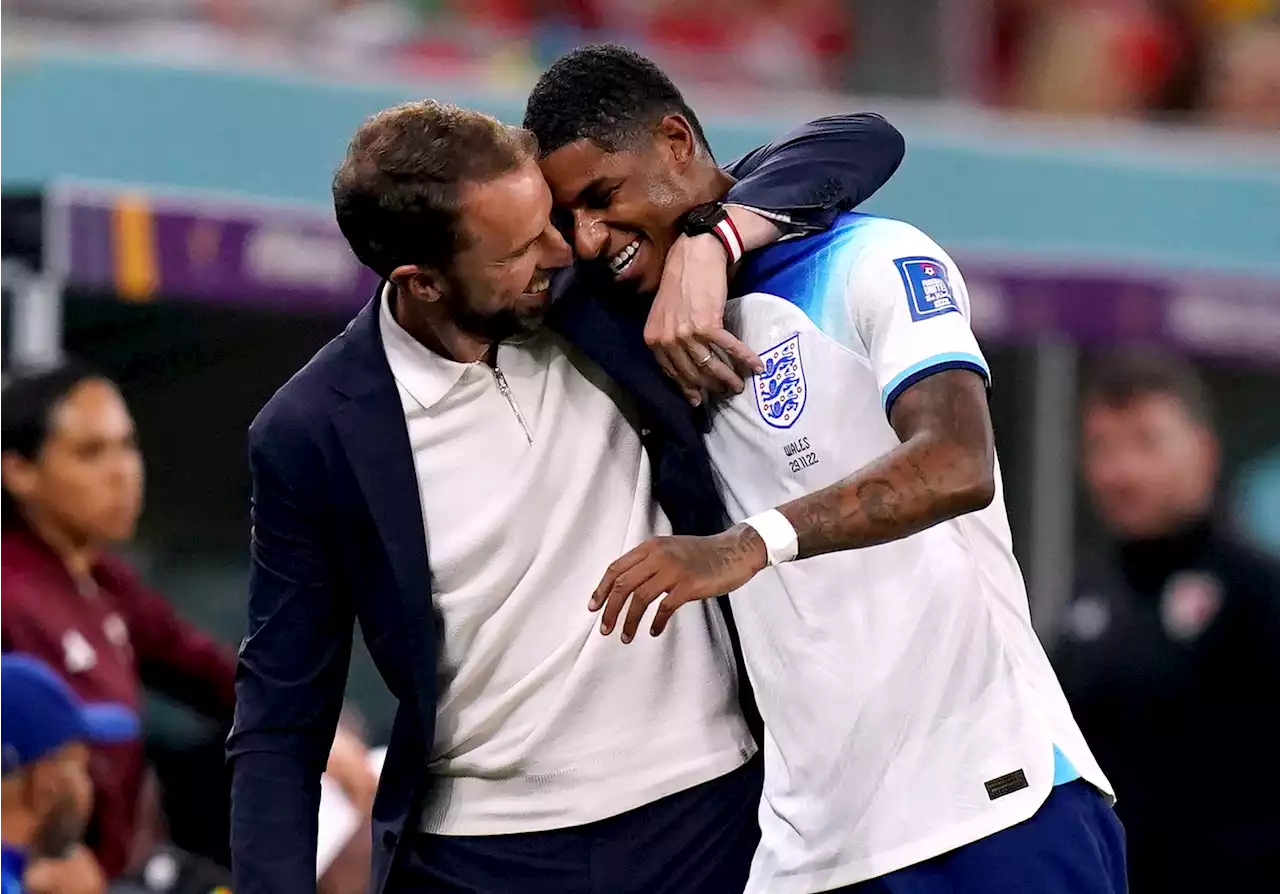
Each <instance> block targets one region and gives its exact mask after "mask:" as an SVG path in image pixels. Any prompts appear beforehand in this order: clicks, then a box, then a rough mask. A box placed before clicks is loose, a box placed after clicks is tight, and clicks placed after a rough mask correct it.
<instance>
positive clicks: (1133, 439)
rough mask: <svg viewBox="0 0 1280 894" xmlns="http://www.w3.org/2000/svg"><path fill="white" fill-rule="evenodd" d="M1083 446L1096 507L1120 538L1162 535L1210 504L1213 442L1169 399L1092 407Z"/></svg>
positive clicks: (1214, 460) (1214, 465) (1214, 456)
mask: <svg viewBox="0 0 1280 894" xmlns="http://www.w3.org/2000/svg"><path fill="white" fill-rule="evenodd" d="M1083 450H1084V471H1085V478H1086V480H1087V481H1088V484H1089V489H1090V491H1091V492H1092V494H1093V501H1094V505H1095V506H1096V508H1097V510H1098V513H1099V515H1101V517H1102V520H1103V521H1104V522H1105V523H1106V524H1107V526H1108V527H1110V528H1111V529H1112V531H1113V532H1114V533H1116V534H1118V535H1120V536H1121V537H1126V538H1135V539H1142V538H1150V537H1159V536H1162V535H1165V534H1167V533H1170V532H1171V531H1172V530H1173V529H1175V528H1176V527H1177V526H1178V525H1180V524H1182V523H1184V522H1186V521H1188V520H1189V519H1191V518H1193V517H1195V516H1196V515H1198V514H1200V513H1201V512H1203V511H1205V510H1206V509H1207V508H1208V504H1209V501H1210V499H1211V494H1212V490H1213V486H1214V481H1215V477H1216V472H1217V452H1216V448H1215V445H1214V440H1213V437H1212V435H1211V434H1210V433H1209V432H1208V431H1207V430H1206V429H1205V428H1204V427H1203V426H1202V425H1200V424H1199V423H1197V422H1196V421H1195V420H1194V419H1193V418H1192V417H1191V416H1190V415H1189V414H1188V413H1187V412H1186V410H1185V409H1183V407H1182V405H1181V404H1180V403H1179V402H1178V401H1176V400H1174V399H1173V398H1171V397H1167V396H1165V395H1150V396H1146V397H1139V398H1136V399H1135V400H1133V401H1130V402H1129V403H1128V404H1126V405H1124V406H1120V407H1112V406H1106V405H1102V404H1095V405H1093V406H1089V407H1087V408H1086V409H1085V414H1084V443H1083Z"/></svg>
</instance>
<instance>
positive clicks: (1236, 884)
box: [1055, 351, 1280, 894]
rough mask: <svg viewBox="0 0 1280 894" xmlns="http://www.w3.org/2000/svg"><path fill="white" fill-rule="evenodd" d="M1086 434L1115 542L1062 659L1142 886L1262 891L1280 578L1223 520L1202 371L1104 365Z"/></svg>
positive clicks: (1271, 783) (1089, 470)
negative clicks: (1218, 505)
mask: <svg viewBox="0 0 1280 894" xmlns="http://www.w3.org/2000/svg"><path fill="white" fill-rule="evenodd" d="M1082 429H1083V430H1082V447H1083V450H1082V458H1083V466H1084V475H1085V479H1086V483H1087V485H1088V487H1089V490H1090V492H1091V495H1092V497H1093V503H1094V506H1095V508H1096V510H1097V514H1098V516H1099V518H1100V519H1101V521H1102V522H1103V524H1104V525H1105V527H1106V529H1107V531H1108V532H1109V533H1110V535H1111V536H1112V537H1113V539H1114V543H1113V549H1112V550H1111V551H1110V553H1109V554H1108V555H1106V556H1105V561H1104V562H1101V563H1099V567H1098V568H1097V569H1095V570H1093V571H1092V572H1090V573H1087V574H1085V575H1083V576H1082V579H1081V580H1080V582H1079V586H1078V587H1077V591H1076V597H1075V599H1074V600H1073V601H1072V602H1071V603H1070V605H1069V606H1068V608H1067V612H1066V615H1065V618H1064V621H1065V623H1064V625H1063V637H1062V641H1061V643H1060V644H1059V647H1058V649H1057V653H1056V655H1055V662H1056V665H1057V669H1058V675H1059V677H1060V678H1061V680H1062V684H1063V688H1064V689H1065V690H1066V692H1067V695H1068V697H1069V698H1070V700H1071V703H1072V707H1073V709H1074V711H1075V714H1076V717H1077V719H1078V721H1079V723H1080V726H1081V728H1082V729H1083V730H1084V733H1085V735H1086V736H1087V737H1088V739H1089V742H1090V743H1092V744H1093V746H1094V751H1095V753H1096V754H1097V757H1098V761H1099V763H1100V764H1101V765H1102V767H1103V768H1104V770H1105V771H1106V772H1107V774H1108V776H1109V777H1110V778H1111V780H1112V781H1113V782H1114V783H1115V786H1116V794H1117V797H1118V799H1119V800H1118V803H1117V807H1116V809H1117V812H1118V813H1119V814H1120V816H1121V818H1122V819H1123V820H1124V825H1125V829H1126V831H1127V833H1128V837H1129V872H1130V877H1131V886H1132V890H1133V891H1134V892H1135V894H1148V892H1159V894H1165V892H1181V891H1197V892H1199V891H1237V890H1240V891H1243V890H1249V889H1251V888H1252V885H1253V884H1256V882H1255V881H1254V880H1255V879H1258V878H1266V877H1267V876H1268V875H1270V876H1272V877H1274V873H1275V870H1276V869H1280V819H1278V816H1280V814H1277V811H1276V809H1275V808H1276V804H1277V802H1278V801H1280V784H1278V782H1277V776H1276V774H1275V773H1274V772H1273V771H1272V770H1271V769H1270V763H1271V759H1272V758H1273V757H1274V755H1275V754H1276V753H1277V752H1280V724H1278V723H1277V720H1276V706H1277V696H1278V694H1280V567H1277V566H1276V565H1275V564H1274V563H1272V562H1271V561H1270V560H1268V559H1266V558H1264V557H1263V556H1262V555H1261V554H1259V553H1255V552H1253V551H1252V550H1251V549H1249V548H1248V547H1246V546H1245V545H1243V543H1242V542H1241V541H1240V540H1238V539H1237V538H1236V537H1235V535H1234V534H1233V533H1232V532H1231V531H1229V530H1228V529H1227V528H1226V526H1225V525H1224V524H1223V523H1221V522H1220V521H1218V519H1217V518H1216V516H1215V514H1214V508H1215V497H1216V493H1215V492H1216V490H1217V484H1218V473H1219V448H1218V441H1217V438H1216V435H1215V433H1214V429H1213V421H1212V413H1211V407H1210V401H1209V398H1208V394H1207V389H1206V388H1205V385H1204V383H1203V382H1202V381H1201V380H1200V379H1199V377H1198V376H1197V375H1196V373H1195V372H1194V371H1193V370H1192V369H1191V368H1190V367H1189V366H1187V365H1185V364H1183V363H1181V362H1179V361H1176V360H1173V359H1171V358H1167V357H1163V356H1160V355H1158V354H1153V353H1146V352H1132V351H1130V352H1125V353H1121V354H1117V355H1115V356H1113V357H1111V358H1109V359H1108V360H1107V361H1106V362H1105V363H1103V364H1101V365H1100V367H1099V368H1098V369H1097V371H1096V374H1095V375H1094V376H1093V377H1092V379H1091V381H1090V382H1089V383H1088V384H1087V386H1086V388H1085V391H1084V401H1083V406H1082ZM1267 870H1270V872H1267Z"/></svg>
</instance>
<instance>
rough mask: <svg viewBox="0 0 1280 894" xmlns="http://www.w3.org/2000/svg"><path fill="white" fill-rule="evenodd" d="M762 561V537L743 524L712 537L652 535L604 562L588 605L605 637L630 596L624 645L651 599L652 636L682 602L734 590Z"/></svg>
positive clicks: (766, 556) (658, 632) (629, 640)
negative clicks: (654, 610) (653, 605)
mask: <svg viewBox="0 0 1280 894" xmlns="http://www.w3.org/2000/svg"><path fill="white" fill-rule="evenodd" d="M766 564H768V555H767V554H766V553H765V548H764V541H763V540H761V539H760V535H759V534H757V533H756V532H755V530H754V529H753V528H750V527H748V526H747V525H736V526H735V527H733V528H731V529H729V530H728V531H725V532H724V533H723V534H716V535H715V536H713V537H654V538H653V539H652V540H647V541H645V542H644V543H642V544H640V545H639V546H637V547H636V548H635V549H633V550H631V552H629V553H627V554H626V555H625V556H623V557H622V558H620V559H618V560H617V561H616V562H614V563H613V564H612V565H610V566H609V568H608V570H607V571H605V573H604V578H603V579H601V581H600V586H598V587H596V591H595V593H593V594H592V596H591V602H590V603H589V604H588V606H587V607H588V608H589V609H590V610H591V611H599V610H600V608H601V607H603V608H604V613H603V615H602V616H601V620H600V632H601V633H603V634H604V635H606V636H608V635H609V634H610V633H611V632H612V631H613V628H614V626H615V625H616V624H617V623H618V617H619V615H621V614H622V608H623V606H624V605H626V604H627V602H628V600H629V601H630V603H631V604H630V606H629V607H628V608H627V617H626V621H625V622H624V623H623V625H622V641H623V642H624V643H629V642H631V640H632V639H634V638H635V635H636V629H637V628H638V627H639V626H640V620H641V618H642V617H643V616H644V613H645V610H646V609H647V608H648V607H649V603H651V602H653V601H654V600H655V599H661V600H662V601H661V602H660V603H659V604H658V611H657V613H656V614H655V615H654V616H653V623H652V624H651V625H650V627H649V632H650V633H651V634H652V635H654V636H657V635H658V634H660V633H662V631H663V630H664V629H665V628H666V626H667V622H668V621H670V620H671V614H672V612H674V611H675V610H676V609H677V608H679V607H680V606H682V605H684V604H685V603H686V602H692V601H693V600H695V599H710V598H712V597H714V596H719V595H720V594H722V593H728V592H731V591H732V590H736V589H738V587H740V586H742V585H743V584H745V583H746V582H747V581H749V580H751V578H753V577H755V575H756V573H757V572H758V571H760V569H762V568H764V567H765V565H766Z"/></svg>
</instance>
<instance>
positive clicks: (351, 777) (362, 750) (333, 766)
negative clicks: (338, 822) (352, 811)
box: [325, 726, 378, 816]
mask: <svg viewBox="0 0 1280 894" xmlns="http://www.w3.org/2000/svg"><path fill="white" fill-rule="evenodd" d="M325 772H326V773H328V774H329V776H330V777H331V778H332V779H333V781H334V782H336V783H338V787H339V788H340V789H342V793H343V794H344V795H346V796H347V800H349V801H350V802H351V803H352V805H353V806H354V807H355V808H356V809H357V810H359V811H360V812H361V813H362V814H363V815H365V816H367V815H368V814H369V811H370V810H371V809H372V808H373V796H374V793H375V792H376V791H377V790H378V777H377V776H375V775H374V774H373V770H372V769H371V768H370V767H369V749H368V747H367V746H366V745H365V744H364V742H363V741H361V739H360V737H359V736H357V735H356V734H355V733H354V732H352V731H351V730H349V729H347V728H346V727H345V726H339V727H338V731H337V733H336V734H335V735H334V737H333V747H332V748H330V749H329V762H328V764H327V765H326V766H325Z"/></svg>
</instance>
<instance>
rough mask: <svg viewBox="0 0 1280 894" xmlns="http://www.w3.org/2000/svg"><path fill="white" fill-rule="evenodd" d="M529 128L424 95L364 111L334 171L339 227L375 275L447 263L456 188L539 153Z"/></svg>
mask: <svg viewBox="0 0 1280 894" xmlns="http://www.w3.org/2000/svg"><path fill="white" fill-rule="evenodd" d="M537 151H538V148H537V143H536V141H535V140H534V138H533V135H532V134H530V133H529V132H528V131H526V130H522V129H521V128H518V127H509V126H507V125H505V124H502V123H501V122H500V121H498V120H497V119H496V118H492V117H490V116H489V115H485V114H483V113H481V112H475V111H472V110H470V109H462V108H458V107H457V106H455V105H451V104H449V103H442V102H436V101H435V100H431V99H425V100H419V101H417V102H407V103H404V104H403V105H398V106H394V107H392V108H390V109H386V110H384V111H381V112H379V113H378V114H376V115H374V116H373V117H372V118H369V119H368V120H367V121H365V122H364V124H362V125H360V129H359V130H357V131H356V134H355V136H354V137H352V139H351V144H350V146H348V148H347V156H346V158H345V159H343V162H342V164H341V165H340V166H339V168H338V170H337V173H336V174H334V177H333V208H334V212H335V214H336V215H337V218H338V227H339V229H341V230H342V235H343V236H345V237H346V239H347V242H348V243H349V244H350V246H351V250H352V251H353V252H355V255H356V257H357V258H359V259H360V262H361V263H362V264H364V265H365V266H366V267H369V268H371V269H372V270H374V271H375V272H377V273H378V274H379V275H380V276H384V277H385V276H389V275H390V274H391V271H393V270H395V269H396V268H397V267H399V266H401V265H403V264H415V265H419V266H423V267H430V268H434V269H437V270H447V269H448V268H449V266H450V264H451V263H452V261H453V258H454V256H455V255H456V254H457V252H458V250H459V249H460V248H461V247H462V244H461V242H460V237H459V228H458V212H459V207H458V206H459V195H460V193H461V190H462V187H463V186H465V185H466V184H468V183H483V182H485V181H487V180H492V179H493V178H495V177H498V176H500V175H502V174H505V173H508V172H509V171H512V170H515V169H516V168H517V167H519V166H520V165H521V164H522V163H523V162H525V161H527V160H534V159H536V158H537Z"/></svg>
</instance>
